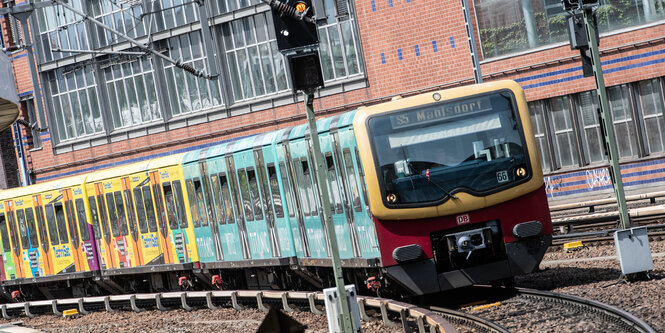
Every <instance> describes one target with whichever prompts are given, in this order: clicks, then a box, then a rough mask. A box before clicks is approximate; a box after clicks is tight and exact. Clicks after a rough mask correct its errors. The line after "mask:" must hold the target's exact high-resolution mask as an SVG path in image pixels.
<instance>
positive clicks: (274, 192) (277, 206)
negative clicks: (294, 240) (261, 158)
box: [268, 163, 286, 218]
mask: <svg viewBox="0 0 665 333" xmlns="http://www.w3.org/2000/svg"><path fill="white" fill-rule="evenodd" d="M268 183H269V185H270V195H271V197H272V206H273V208H274V210H275V217H276V218H282V217H284V209H283V208H282V196H281V195H280V193H279V180H278V179H277V169H275V166H274V165H273V164H272V163H271V164H268ZM283 184H284V186H286V183H283Z"/></svg>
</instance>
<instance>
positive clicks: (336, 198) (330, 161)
mask: <svg viewBox="0 0 665 333" xmlns="http://www.w3.org/2000/svg"><path fill="white" fill-rule="evenodd" d="M326 165H327V166H328V185H330V210H331V211H332V213H333V214H335V213H337V214H342V213H344V210H343V209H342V197H341V194H340V190H339V181H338V179H339V177H337V168H336V167H335V159H334V158H333V156H332V153H326Z"/></svg>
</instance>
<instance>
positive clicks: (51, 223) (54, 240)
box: [46, 205, 60, 245]
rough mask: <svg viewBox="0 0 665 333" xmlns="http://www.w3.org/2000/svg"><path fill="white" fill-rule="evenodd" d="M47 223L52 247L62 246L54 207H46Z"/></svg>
mask: <svg viewBox="0 0 665 333" xmlns="http://www.w3.org/2000/svg"><path fill="white" fill-rule="evenodd" d="M46 223H47V224H48V234H49V238H51V245H58V244H60V242H59V240H58V226H57V224H56V222H55V212H54V210H53V205H47V206H46Z"/></svg>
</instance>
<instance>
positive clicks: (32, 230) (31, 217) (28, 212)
mask: <svg viewBox="0 0 665 333" xmlns="http://www.w3.org/2000/svg"><path fill="white" fill-rule="evenodd" d="M25 221H26V222H27V224H28V235H29V236H30V245H32V247H33V248H37V247H39V238H37V226H36V225H35V213H34V211H33V210H32V208H26V209H25Z"/></svg>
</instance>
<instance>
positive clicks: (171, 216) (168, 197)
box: [162, 182, 178, 230]
mask: <svg viewBox="0 0 665 333" xmlns="http://www.w3.org/2000/svg"><path fill="white" fill-rule="evenodd" d="M162 188H163V189H164V203H165V206H166V207H165V208H166V218H167V219H168V220H169V227H171V230H175V229H178V215H177V213H176V208H175V200H173V189H172V188H171V182H166V183H162Z"/></svg>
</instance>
